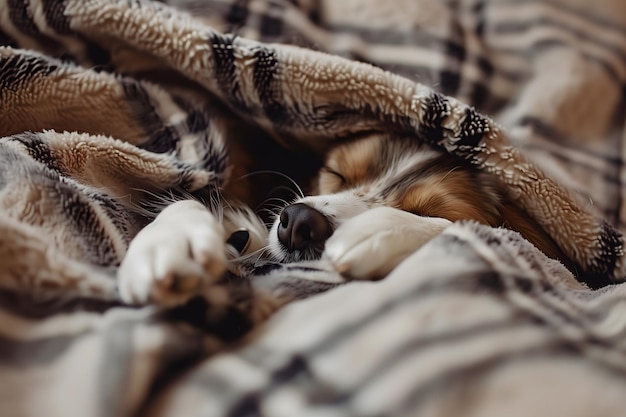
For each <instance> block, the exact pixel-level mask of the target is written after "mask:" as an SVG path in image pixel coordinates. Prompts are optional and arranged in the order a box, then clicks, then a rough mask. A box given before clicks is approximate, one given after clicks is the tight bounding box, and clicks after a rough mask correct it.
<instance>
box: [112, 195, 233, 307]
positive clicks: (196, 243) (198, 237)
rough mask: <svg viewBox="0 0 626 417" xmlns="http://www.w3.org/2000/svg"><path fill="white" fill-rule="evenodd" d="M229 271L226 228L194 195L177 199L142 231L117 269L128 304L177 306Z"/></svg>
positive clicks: (123, 295) (123, 294)
mask: <svg viewBox="0 0 626 417" xmlns="http://www.w3.org/2000/svg"><path fill="white" fill-rule="evenodd" d="M225 270H226V254H225V244H224V230H223V227H222V226H221V225H220V224H219V223H218V222H217V220H216V219H215V218H214V217H213V215H212V214H211V213H210V212H209V211H208V210H207V209H206V208H205V207H204V206H203V205H201V204H200V203H198V202H196V201H192V200H186V201H179V202H176V203H174V204H172V205H170V206H168V207H167V208H165V210H163V211H162V212H161V213H160V214H159V215H158V216H157V218H156V219H155V220H154V222H152V223H151V224H149V225H148V226H146V227H145V228H144V229H143V230H141V231H140V232H139V233H138V234H137V236H136V237H135V239H134V240H133V241H132V242H131V244H130V246H129V248H128V252H127V253H126V256H125V258H124V260H123V262H122V264H121V266H120V268H119V270H118V283H119V292H120V296H121V298H122V300H123V301H124V302H127V303H140V304H141V303H147V302H154V303H157V304H160V305H164V306H174V305H178V304H182V303H184V302H186V301H187V300H188V299H189V298H190V297H191V296H193V295H195V294H197V293H199V292H200V291H202V289H203V288H204V287H206V286H207V285H210V284H211V283H213V282H215V281H216V280H217V279H219V278H220V277H221V276H222V274H223V273H224V271H225Z"/></svg>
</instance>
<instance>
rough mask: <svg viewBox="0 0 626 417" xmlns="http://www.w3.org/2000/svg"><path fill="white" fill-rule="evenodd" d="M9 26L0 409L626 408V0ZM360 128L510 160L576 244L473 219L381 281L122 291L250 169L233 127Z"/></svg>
mask: <svg viewBox="0 0 626 417" xmlns="http://www.w3.org/2000/svg"><path fill="white" fill-rule="evenodd" d="M0 45H2V46H0V136H1V137H2V139H0V148H1V150H0V204H1V205H2V206H1V210H0V316H1V317H0V381H2V385H3V390H2V393H0V415H3V416H4V415H7V416H30V415H41V414H46V415H53V416H57V415H58V416H86V415H89V416H91V415H103V416H105V415H106V416H126V415H128V416H131V415H146V416H148V415H150V416H152V415H153V416H168V415H172V416H178V415H199V416H221V415H224V416H226V415H229V416H230V415H232V416H240V415H241V416H243V415H266V416H322V415H323V416H335V415H336V416H340V415H341V416H344V415H359V416H360V415H363V416H365V415H368V416H391V415H393V416H396V415H397V416H401V415H449V416H460V415H467V416H472V415H476V416H490V415H493V416H501V415H512V416H515V415H520V416H521V415H549V416H560V415H563V416H566V415H567V416H577V415H580V416H590V415H598V416H600V415H602V416H612V415H615V416H618V415H623V414H624V413H623V410H624V409H625V406H626V398H625V397H624V396H623V394H622V393H623V392H624V389H625V388H626V357H625V356H626V342H625V340H626V338H625V337H624V336H625V326H626V289H625V288H626V287H624V284H622V282H623V280H624V278H626V270H625V269H626V263H625V256H626V255H625V254H624V248H623V237H622V234H621V232H620V229H622V228H623V227H624V222H625V220H624V216H625V214H624V208H623V203H622V202H623V190H624V186H623V178H624V172H623V171H624V163H623V154H624V151H623V147H624V140H625V139H626V137H625V134H626V131H625V130H624V129H625V126H626V120H625V118H624V115H625V113H624V78H625V76H626V58H625V57H626V6H624V5H623V4H622V3H621V2H619V1H609V0H602V1H594V2H591V1H590V0H577V1H564V0H563V1H556V0H553V1H548V0H543V1H539V0H538V1H534V0H527V1H526V0H525V1H507V0H499V1H496V0H492V1H475V0H461V1H458V0H448V1H439V0H430V1H428V0H419V1H415V0H412V1H409V0H390V1H386V2H378V1H374V0H342V1H331V0H328V1H324V0H310V1H306V0H299V1H281V0H272V1H261V0H258V1H255V0H247V1H239V0H232V1H231V0H215V1H213V0H205V1H192V0H170V1H166V2H156V1H154V2H151V1H115V0H88V1H84V0H81V1H79V0H65V1H62V2H61V1H52V0H29V1H22V0H0ZM365 132H368V133H370V132H381V133H384V134H398V135H410V136H412V137H414V138H415V140H418V141H422V142H424V143H427V144H429V145H431V146H433V147H436V148H438V149H441V150H443V151H445V152H448V153H450V154H451V155H453V156H454V157H456V158H458V159H459V163H470V164H474V165H475V166H476V167H478V168H479V169H482V170H485V171H486V172H489V173H491V174H492V175H493V176H494V177H495V178H497V179H498V180H499V181H501V182H502V183H503V184H504V185H505V186H506V187H507V190H508V191H509V196H510V197H511V198H512V199H513V200H514V201H515V203H516V204H517V205H518V206H519V207H521V208H522V209H524V210H525V211H526V212H527V213H528V214H529V215H530V216H531V217H533V218H534V219H535V220H536V221H537V222H538V223H539V224H540V225H541V226H542V227H543V228H544V229H545V230H546V231H547V232H548V233H549V234H550V235H551V236H552V238H553V239H554V240H555V242H556V243H557V244H558V245H559V247H560V248H561V249H562V250H563V252H564V253H566V254H567V255H568V257H570V258H571V259H572V261H573V266H572V267H571V268H570V269H567V268H565V267H564V266H563V265H562V264H561V263H559V262H558V261H555V260H552V259H549V258H547V257H546V256H545V255H544V254H542V253H541V252H539V251H538V250H537V249H536V248H534V247H533V246H532V245H531V244H530V243H528V242H527V241H525V240H523V239H522V238H521V237H520V236H519V235H518V234H517V233H515V232H511V231H508V230H506V229H495V228H488V227H485V226H481V225H478V224H475V223H472V222H461V223H458V224H455V225H454V226H452V227H451V228H449V229H448V230H447V231H446V232H445V233H443V234H442V235H440V236H439V237H437V238H435V239H434V240H432V241H431V242H429V243H428V244H427V245H426V246H424V247H423V248H421V249H420V250H419V251H417V252H416V253H415V254H413V255H412V256H411V257H410V258H409V259H407V260H406V261H405V262H404V263H403V264H401V265H400V266H399V267H398V268H397V269H396V270H394V271H393V272H392V273H391V274H390V275H389V276H388V277H386V278H385V279H383V280H381V281H377V282H350V283H346V282H345V281H344V280H343V279H342V278H341V277H340V276H337V275H335V274H334V273H333V272H332V270H331V269H330V268H329V267H328V266H327V265H325V264H324V263H323V262H321V261H320V262H314V263H308V264H290V265H275V264H262V263H258V262H252V263H250V264H249V265H245V268H242V269H241V273H240V274H237V275H235V274H230V275H228V276H226V277H225V278H224V279H223V280H222V281H221V282H219V283H218V284H216V286H215V288H213V289H211V290H208V291H207V293H206V294H203V296H201V297H198V298H197V299H195V300H192V302H190V303H189V304H187V305H185V306H182V307H179V308H176V309H171V310H163V309H159V308H156V307H154V306H145V307H132V306H126V305H123V304H122V303H121V302H120V301H119V299H118V297H117V290H116V286H115V279H114V277H115V270H116V268H117V266H118V265H119V262H120V261H121V259H122V258H123V256H124V253H125V251H126V248H127V246H128V242H129V241H130V240H131V239H132V237H133V236H134V235H135V234H136V233H137V231H138V230H140V229H141V227H143V226H144V225H145V224H146V223H147V222H149V221H150V220H151V219H152V218H153V217H154V215H155V214H156V213H157V212H158V210H159V208H162V206H163V205H164V204H166V203H167V202H168V201H172V200H176V199H180V198H195V199H198V200H200V201H203V202H205V203H206V204H207V205H211V204H214V203H215V201H217V200H219V198H220V190H221V189H222V188H223V187H224V185H225V184H226V183H228V181H233V180H235V179H236V174H237V166H236V161H232V160H230V159H229V157H230V155H228V152H227V150H226V147H225V143H228V142H230V141H231V140H248V141H253V140H259V141H260V142H259V143H262V144H266V143H269V142H272V143H280V144H282V145H284V146H286V147H287V148H289V149H294V150H297V151H298V152H310V153H311V154H318V153H320V152H323V151H324V150H325V149H326V148H327V147H328V146H331V145H332V144H333V143H334V142H337V141H341V140H348V139H350V138H351V137H356V136H358V135H361V134H363V133H365ZM242 137H243V139H242ZM264 141H265V142H264ZM268 141H269V142H268ZM271 296H280V299H281V300H282V302H285V303H286V304H288V305H286V306H285V307H283V308H282V309H281V310H280V311H278V312H277V313H276V314H274V315H273V316H272V317H271V318H269V320H268V321H266V322H264V323H261V321H262V320H261V319H260V318H259V317H261V318H263V319H264V318H266V317H267V316H268V315H269V312H267V311H265V310H266V306H267V302H266V301H267V297H271ZM216 300H221V301H220V302H217V301H216Z"/></svg>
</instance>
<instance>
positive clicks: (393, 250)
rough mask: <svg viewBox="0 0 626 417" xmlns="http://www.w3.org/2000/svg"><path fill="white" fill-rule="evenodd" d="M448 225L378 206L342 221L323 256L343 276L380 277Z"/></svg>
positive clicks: (431, 218)
mask: <svg viewBox="0 0 626 417" xmlns="http://www.w3.org/2000/svg"><path fill="white" fill-rule="evenodd" d="M451 224H452V223H451V222H450V221H448V220H446V219H441V218H437V217H422V216H417V215H415V214H412V213H408V212H406V211H402V210H398V209H394V208H391V207H377V208H374V209H371V210H368V211H366V212H364V213H362V214H359V215H358V216H356V217H353V218H351V219H350V220H347V221H346V222H345V223H343V224H342V225H341V226H340V227H339V228H338V229H337V230H336V231H335V233H334V234H333V235H332V236H331V237H330V238H329V239H328V241H327V242H326V246H325V249H324V254H323V258H325V259H327V260H328V261H329V262H330V263H331V264H332V265H333V267H334V268H335V269H336V270H337V271H338V272H340V273H341V274H342V275H344V276H347V277H350V278H353V279H364V280H365V279H367V280H369V279H376V278H382V277H384V276H386V275H387V274H388V273H389V272H391V270H393V269H394V268H395V267H396V266H397V265H398V264H399V263H400V262H402V261H403V260H404V259H406V258H407V257H408V256H409V255H411V254H412V253H413V252H415V250H417V249H419V248H420V247H422V246H423V245H424V244H425V243H427V242H428V241H429V240H431V239H432V238H434V237H435V236H437V235H439V234H440V233H441V232H443V231H444V230H445V229H446V228H447V227H448V226H450V225H451Z"/></svg>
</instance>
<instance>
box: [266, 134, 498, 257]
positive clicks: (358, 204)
mask: <svg viewBox="0 0 626 417" xmlns="http://www.w3.org/2000/svg"><path fill="white" fill-rule="evenodd" d="M315 185H316V187H315V188H316V189H314V194H315V195H312V196H308V197H304V198H301V199H299V200H296V201H295V202H294V203H293V204H291V205H289V206H287V207H285V208H284V209H283V210H282V212H281V213H280V215H279V216H278V218H277V219H276V221H275V222H274V224H273V227H272V229H271V231H270V250H271V252H272V256H273V257H274V258H276V259H279V260H280V261H283V262H292V261H300V260H312V259H317V258H319V257H320V256H321V254H322V251H323V248H324V243H325V242H326V240H327V239H328V238H329V237H330V236H331V235H332V233H333V232H334V230H335V229H336V228H337V227H338V226H340V225H341V224H342V222H344V221H345V220H347V219H349V218H351V217H354V216H356V215H358V214H360V213H362V212H364V211H365V210H368V209H371V208H374V207H378V206H388V207H394V208H398V209H401V210H404V211H407V212H411V213H414V214H416V215H420V216H429V217H442V218H445V219H448V220H451V221H456V220H462V219H472V220H476V221H478V222H481V223H484V224H487V225H491V226H498V225H502V224H503V223H504V220H503V216H502V212H503V204H502V198H501V193H500V192H499V191H498V188H497V186H496V184H495V182H494V180H493V179H492V178H491V176H489V175H487V174H485V173H483V172H480V171H478V170H477V169H474V168H473V167H471V166H467V165H463V164H460V163H459V162H458V161H456V160H454V159H453V158H452V157H450V156H449V155H445V154H443V153H441V152H437V151H435V150H432V149H431V148H428V147H425V146H424V145H420V144H418V143H416V141H415V140H411V139H409V138H390V137H384V136H378V135H377V136H369V137H366V138H363V139H359V140H356V141H352V142H348V143H345V144H342V145H339V146H338V147H336V148H334V149H333V150H332V151H331V152H329V154H328V156H327V158H326V161H325V164H324V167H323V168H322V169H321V170H320V172H319V174H318V177H317V180H316V184H315Z"/></svg>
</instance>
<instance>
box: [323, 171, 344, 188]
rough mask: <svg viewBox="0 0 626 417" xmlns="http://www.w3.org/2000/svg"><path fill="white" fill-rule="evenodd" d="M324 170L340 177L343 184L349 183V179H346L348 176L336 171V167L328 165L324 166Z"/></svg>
mask: <svg viewBox="0 0 626 417" xmlns="http://www.w3.org/2000/svg"><path fill="white" fill-rule="evenodd" d="M322 171H323V172H325V173H327V174H330V175H333V176H334V177H336V179H338V180H339V181H341V184H342V185H345V184H347V183H348V181H347V180H346V177H344V176H343V175H341V173H339V172H337V171H335V170H334V169H331V168H328V167H322Z"/></svg>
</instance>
